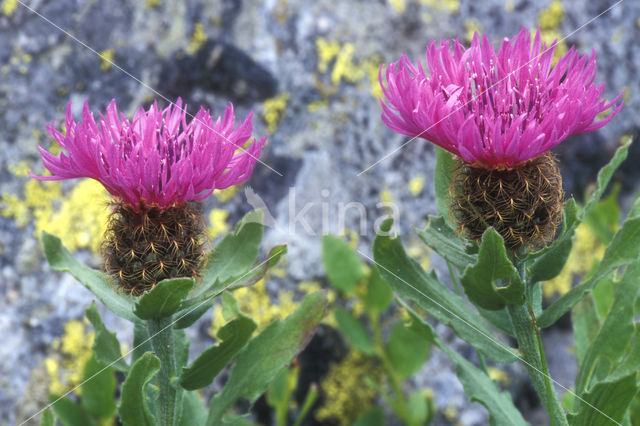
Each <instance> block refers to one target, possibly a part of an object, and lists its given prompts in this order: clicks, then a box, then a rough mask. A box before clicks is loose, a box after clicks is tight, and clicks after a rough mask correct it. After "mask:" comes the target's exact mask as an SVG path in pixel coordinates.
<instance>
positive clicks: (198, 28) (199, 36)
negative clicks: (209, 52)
mask: <svg viewBox="0 0 640 426" xmlns="http://www.w3.org/2000/svg"><path fill="white" fill-rule="evenodd" d="M206 41H207V34H206V33H205V32H204V26H203V25H202V24H201V23H200V22H198V23H196V25H195V27H194V29H193V34H191V40H190V41H189V46H188V47H187V53H189V54H190V55H193V54H194V53H196V52H197V51H198V50H200V48H201V47H202V46H204V44H205V43H206Z"/></svg>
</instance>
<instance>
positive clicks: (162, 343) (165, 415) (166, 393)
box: [147, 317, 178, 426]
mask: <svg viewBox="0 0 640 426" xmlns="http://www.w3.org/2000/svg"><path fill="white" fill-rule="evenodd" d="M147 329H148V330H149V336H150V337H151V347H152V348H153V351H154V352H155V353H156V356H157V357H158V358H159V359H160V372H159V373H158V386H159V387H160V396H159V398H158V412H157V413H156V421H157V422H158V423H157V424H158V425H160V426H174V425H176V424H177V423H178V415H177V409H178V406H177V405H178V404H177V398H178V393H177V392H176V388H175V385H174V384H173V381H174V379H175V378H176V353H175V344H174V336H173V324H172V321H171V317H167V318H158V319H150V320H148V321H147Z"/></svg>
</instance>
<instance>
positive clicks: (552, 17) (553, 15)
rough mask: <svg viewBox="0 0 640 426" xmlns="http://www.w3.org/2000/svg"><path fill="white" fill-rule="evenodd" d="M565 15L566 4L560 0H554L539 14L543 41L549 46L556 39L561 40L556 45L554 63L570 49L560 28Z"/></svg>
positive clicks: (539, 25)
mask: <svg viewBox="0 0 640 426" xmlns="http://www.w3.org/2000/svg"><path fill="white" fill-rule="evenodd" d="M564 16H565V14H564V6H563V5H562V3H561V2H560V1H559V0H552V1H551V3H550V4H549V6H548V7H547V8H546V9H543V10H542V11H541V12H540V14H539V15H538V27H539V28H540V30H541V31H540V33H541V39H542V41H543V42H544V43H546V44H547V46H549V45H550V44H551V43H552V42H553V41H554V40H561V41H559V42H558V44H557V45H556V49H555V51H554V54H553V64H555V63H556V62H558V59H559V58H560V57H561V56H562V55H564V54H565V53H567V51H568V47H567V43H565V42H564V41H563V40H562V39H563V37H562V33H561V32H560V29H559V27H560V24H562V21H564Z"/></svg>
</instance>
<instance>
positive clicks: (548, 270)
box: [527, 198, 580, 283]
mask: <svg viewBox="0 0 640 426" xmlns="http://www.w3.org/2000/svg"><path fill="white" fill-rule="evenodd" d="M579 224H580V221H579V219H578V206H577V205H576V202H575V200H574V199H573V198H571V199H569V201H567V202H566V203H565V205H564V209H563V211H562V231H561V232H560V235H559V236H558V238H557V239H556V240H555V241H554V242H553V244H551V245H550V246H547V247H545V248H543V249H541V250H539V251H537V252H535V253H532V254H530V255H528V256H527V260H528V259H534V258H535V260H533V263H531V266H530V267H529V268H527V269H528V273H529V281H530V282H532V283H534V282H538V281H547V280H550V279H552V278H555V277H556V276H557V275H558V274H559V273H560V272H561V271H562V268H564V265H565V264H566V263H567V259H568V258H569V253H571V248H572V246H573V237H574V235H575V231H576V228H577V227H578V225H579Z"/></svg>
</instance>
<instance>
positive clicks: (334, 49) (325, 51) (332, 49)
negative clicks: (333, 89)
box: [316, 37, 340, 73]
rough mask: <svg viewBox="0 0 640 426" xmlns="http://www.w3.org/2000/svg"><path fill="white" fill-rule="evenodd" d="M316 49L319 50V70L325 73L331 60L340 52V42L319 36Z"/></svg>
mask: <svg viewBox="0 0 640 426" xmlns="http://www.w3.org/2000/svg"><path fill="white" fill-rule="evenodd" d="M316 51H317V52H318V71H319V72H321V73H324V72H327V70H328V69H329V65H330V64H331V61H333V59H334V58H335V57H336V56H337V55H338V52H340V43H338V42H337V41H327V40H326V39H324V38H322V37H318V38H317V39H316Z"/></svg>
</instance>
